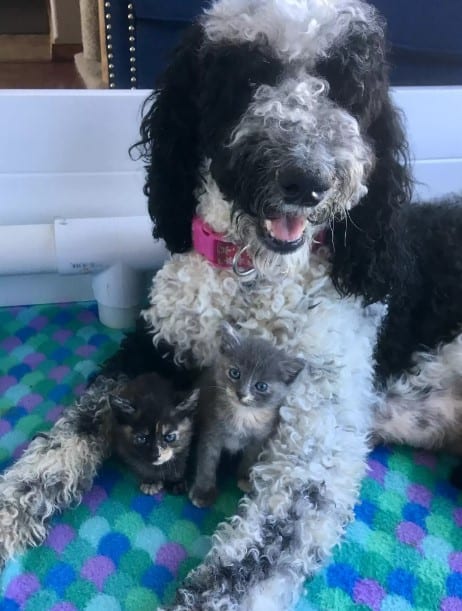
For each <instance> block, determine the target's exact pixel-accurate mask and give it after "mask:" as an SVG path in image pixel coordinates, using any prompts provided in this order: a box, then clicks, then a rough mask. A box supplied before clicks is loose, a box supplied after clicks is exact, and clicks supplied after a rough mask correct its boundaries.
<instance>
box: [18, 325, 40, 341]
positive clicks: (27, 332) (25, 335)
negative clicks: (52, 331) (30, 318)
mask: <svg viewBox="0 0 462 611" xmlns="http://www.w3.org/2000/svg"><path fill="white" fill-rule="evenodd" d="M35 333H36V331H35V329H32V327H23V328H22V329H18V331H17V332H16V337H17V338H18V339H20V340H21V341H22V342H26V341H27V340H28V339H29V338H31V337H33V336H34V335H35Z"/></svg>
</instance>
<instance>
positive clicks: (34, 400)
mask: <svg viewBox="0 0 462 611" xmlns="http://www.w3.org/2000/svg"><path fill="white" fill-rule="evenodd" d="M42 402H43V397H42V395H38V394H37V393H30V394H29V395H26V396H25V397H23V398H22V399H21V405H22V406H23V407H24V409H26V410H27V411H28V412H30V411H32V410H33V409H34V408H35V407H37V405H40V403H42Z"/></svg>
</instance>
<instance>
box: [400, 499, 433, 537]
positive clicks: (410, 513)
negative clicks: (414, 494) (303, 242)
mask: <svg viewBox="0 0 462 611" xmlns="http://www.w3.org/2000/svg"><path fill="white" fill-rule="evenodd" d="M428 514H429V511H428V509H426V508H425V507H423V506H422V505H419V504H417V503H408V504H407V505H405V506H404V507H403V518H404V519H405V520H407V521H408V522H414V524H417V525H418V526H420V527H421V528H423V530H425V531H426V530H427V527H426V525H425V520H426V518H427V516H428Z"/></svg>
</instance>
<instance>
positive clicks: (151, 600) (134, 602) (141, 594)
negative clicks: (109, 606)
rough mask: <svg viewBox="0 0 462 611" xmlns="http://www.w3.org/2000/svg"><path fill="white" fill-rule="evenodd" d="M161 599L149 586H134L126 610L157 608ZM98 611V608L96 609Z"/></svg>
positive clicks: (135, 610)
mask: <svg viewBox="0 0 462 611" xmlns="http://www.w3.org/2000/svg"><path fill="white" fill-rule="evenodd" d="M158 606H159V599H158V598H157V596H156V595H155V594H154V592H151V591H150V590H148V589H147V588H134V589H133V590H132V591H131V592H130V593H129V595H128V596H127V598H126V599H125V605H124V609H125V611H140V610H141V609H146V610H147V609H157V607H158ZM95 611H96V610H95Z"/></svg>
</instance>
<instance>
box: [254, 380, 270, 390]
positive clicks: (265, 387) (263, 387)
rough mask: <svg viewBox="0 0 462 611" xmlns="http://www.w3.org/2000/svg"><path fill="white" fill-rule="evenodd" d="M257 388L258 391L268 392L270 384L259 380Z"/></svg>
mask: <svg viewBox="0 0 462 611" xmlns="http://www.w3.org/2000/svg"><path fill="white" fill-rule="evenodd" d="M255 388H256V389H257V390H258V392H266V391H267V390H268V384H267V383H266V382H257V383H256V384H255Z"/></svg>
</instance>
